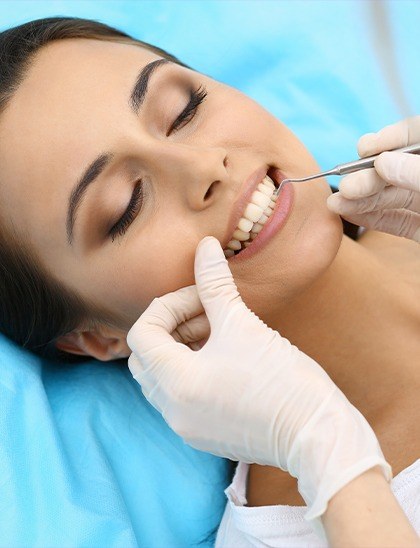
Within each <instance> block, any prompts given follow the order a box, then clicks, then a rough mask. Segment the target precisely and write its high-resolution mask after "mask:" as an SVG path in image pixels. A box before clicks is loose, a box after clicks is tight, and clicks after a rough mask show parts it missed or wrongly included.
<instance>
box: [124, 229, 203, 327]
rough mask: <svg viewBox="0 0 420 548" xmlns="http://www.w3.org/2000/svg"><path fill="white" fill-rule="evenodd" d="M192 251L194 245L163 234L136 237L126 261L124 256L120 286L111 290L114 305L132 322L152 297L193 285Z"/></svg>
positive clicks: (183, 239)
mask: <svg viewBox="0 0 420 548" xmlns="http://www.w3.org/2000/svg"><path fill="white" fill-rule="evenodd" d="M169 240H170V241H169ZM145 241H146V242H150V243H146V244H145V243H144V242H145ZM134 248H135V249H134ZM194 252H195V245H194V244H193V242H189V241H187V239H186V238H182V237H179V238H177V239H176V240H174V239H169V238H167V237H166V234H162V233H159V234H155V233H154V234H153V235H152V234H150V235H148V237H145V238H143V237H142V238H141V239H140V238H139V239H138V244H137V246H134V247H133V250H131V251H130V253H129V255H130V257H131V258H130V259H129V260H128V261H127V260H126V257H127V254H128V253H127V251H126V252H125V253H124V257H125V259H124V261H125V262H124V264H125V266H122V267H120V269H119V272H120V274H119V278H120V280H121V283H120V284H119V288H117V289H115V291H114V289H113V297H114V298H113V300H114V303H115V306H116V307H118V309H121V308H123V309H124V316H125V317H128V318H130V319H131V320H133V321H135V320H136V319H137V317H138V316H139V315H140V314H141V312H142V311H143V310H144V309H145V308H146V307H147V306H148V305H149V304H150V302H151V301H152V300H153V299H154V298H155V297H160V296H162V295H164V294H166V293H170V292H172V291H176V290H177V289H180V288H181V287H185V286H187V285H192V284H194V283H195V281H194Z"/></svg>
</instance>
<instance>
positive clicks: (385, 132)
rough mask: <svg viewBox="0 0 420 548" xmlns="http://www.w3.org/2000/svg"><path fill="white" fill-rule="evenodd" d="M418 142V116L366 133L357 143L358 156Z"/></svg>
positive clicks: (419, 129) (419, 137) (419, 125)
mask: <svg viewBox="0 0 420 548" xmlns="http://www.w3.org/2000/svg"><path fill="white" fill-rule="evenodd" d="M418 141H420V116H412V117H410V118H406V119H405V120H401V121H399V122H397V123H395V124H390V125H388V126H385V127H384V128H382V129H381V130H380V131H378V132H376V133H366V134H365V135H362V137H360V139H359V141H358V143H357V151H358V153H359V156H361V157H364V156H372V155H373V154H378V153H380V152H383V151H384V150H392V149H394V148H401V147H405V146H408V145H410V144H414V143H416V142H418Z"/></svg>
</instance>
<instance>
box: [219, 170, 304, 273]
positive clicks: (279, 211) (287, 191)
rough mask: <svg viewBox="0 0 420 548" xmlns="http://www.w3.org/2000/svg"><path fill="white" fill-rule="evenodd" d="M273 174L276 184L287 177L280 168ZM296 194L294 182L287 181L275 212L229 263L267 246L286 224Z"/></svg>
mask: <svg viewBox="0 0 420 548" xmlns="http://www.w3.org/2000/svg"><path fill="white" fill-rule="evenodd" d="M271 176H272V179H273V181H274V182H275V183H276V184H280V183H281V181H282V180H283V179H286V176H285V175H284V174H283V173H282V172H281V171H280V170H279V169H274V170H272V172H271ZM251 194H252V192H251ZM294 196H295V189H294V187H293V184H292V183H286V184H285V185H284V186H283V188H282V190H281V192H280V194H279V197H278V198H277V201H276V205H275V207H274V210H273V213H272V214H271V215H270V217H269V219H268V220H267V222H266V223H265V225H264V226H263V228H262V229H261V231H260V232H259V234H258V236H257V237H256V238H255V239H254V240H252V243H251V245H250V246H248V247H247V248H246V249H244V250H243V251H241V252H240V253H239V254H237V255H234V256H233V257H229V259H228V261H229V263H231V262H233V263H237V262H240V261H244V260H247V259H248V258H250V257H252V256H253V255H255V254H256V253H258V252H259V251H260V250H261V249H262V248H263V247H265V245H267V243H268V242H269V241H270V240H271V238H272V237H273V236H274V234H277V232H278V231H279V230H280V229H281V228H282V227H283V226H284V225H285V223H286V221H287V219H288V218H289V214H290V211H291V210H292V207H293V203H294ZM238 222H239V219H238ZM236 226H237V225H235V227H234V229H235V228H236ZM234 229H233V230H234ZM232 233H233V232H231V234H232ZM223 249H224V248H223Z"/></svg>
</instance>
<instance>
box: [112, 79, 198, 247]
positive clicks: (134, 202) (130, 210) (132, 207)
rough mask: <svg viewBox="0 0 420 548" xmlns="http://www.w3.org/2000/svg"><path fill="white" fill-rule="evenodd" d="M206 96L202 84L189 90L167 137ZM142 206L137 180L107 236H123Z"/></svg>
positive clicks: (181, 125)
mask: <svg viewBox="0 0 420 548" xmlns="http://www.w3.org/2000/svg"><path fill="white" fill-rule="evenodd" d="M206 97H207V90H206V88H205V87H204V86H202V85H200V86H199V87H198V89H196V90H192V91H191V92H190V100H189V102H188V104H187V106H186V107H185V108H184V110H183V111H182V112H181V114H180V115H179V116H178V117H177V118H176V119H175V121H174V122H173V124H172V126H171V127H170V129H169V131H168V132H167V133H166V136H167V137H168V136H169V135H170V134H171V133H172V132H174V131H178V130H179V129H180V128H181V127H183V125H186V124H188V123H189V122H190V121H191V120H192V119H193V118H194V116H195V114H196V113H197V110H198V107H199V106H200V105H201V103H202V102H203V101H204V99H205V98H206ZM142 206H143V190H142V182H141V181H137V183H136V186H135V187H134V190H133V194H132V196H131V199H130V203H129V204H128V206H127V209H126V210H125V212H124V213H123V215H122V216H121V218H120V219H119V220H118V221H117V222H116V223H115V224H114V226H113V227H112V228H111V229H110V230H109V232H108V236H110V237H111V238H112V241H114V240H115V238H116V237H117V236H123V235H124V234H125V233H126V232H127V229H128V227H129V226H130V225H131V223H132V222H133V221H134V219H135V217H136V214H137V213H138V212H139V211H140V210H141V208H142Z"/></svg>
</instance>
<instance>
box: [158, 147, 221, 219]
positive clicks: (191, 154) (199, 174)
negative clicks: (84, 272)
mask: <svg viewBox="0 0 420 548" xmlns="http://www.w3.org/2000/svg"><path fill="white" fill-rule="evenodd" d="M227 165H228V160H227V152H226V149H224V148H223V147H204V146H202V147H196V146H189V145H185V144H174V143H168V144H167V146H165V147H164V149H161V150H160V155H159V166H160V169H159V172H160V173H159V180H158V181H157V184H158V186H159V190H163V191H164V192H165V195H167V194H168V193H171V194H172V193H176V195H177V197H178V198H179V199H181V200H182V201H184V202H185V203H186V205H187V206H188V207H189V208H192V209H196V210H200V209H205V208H206V207H208V206H209V205H210V204H211V203H213V201H214V199H215V197H216V195H217V193H218V192H219V191H220V188H221V187H223V186H224V185H225V184H226V182H227V177H228V172H227Z"/></svg>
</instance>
